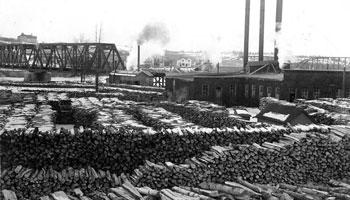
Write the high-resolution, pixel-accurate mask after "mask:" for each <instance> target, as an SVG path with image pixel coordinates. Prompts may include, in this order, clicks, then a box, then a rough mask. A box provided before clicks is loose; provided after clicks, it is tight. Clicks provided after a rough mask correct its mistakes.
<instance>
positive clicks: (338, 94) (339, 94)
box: [336, 89, 342, 98]
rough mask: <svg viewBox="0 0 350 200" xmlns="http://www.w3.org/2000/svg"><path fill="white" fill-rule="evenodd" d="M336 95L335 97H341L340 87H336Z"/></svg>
mask: <svg viewBox="0 0 350 200" xmlns="http://www.w3.org/2000/svg"><path fill="white" fill-rule="evenodd" d="M336 97H337V98H341V97H342V95H341V89H337V94H336Z"/></svg>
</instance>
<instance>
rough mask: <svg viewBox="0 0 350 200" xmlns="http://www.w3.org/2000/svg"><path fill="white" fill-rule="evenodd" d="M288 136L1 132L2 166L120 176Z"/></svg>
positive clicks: (274, 129) (280, 131)
mask: <svg viewBox="0 0 350 200" xmlns="http://www.w3.org/2000/svg"><path fill="white" fill-rule="evenodd" d="M310 130H314V128H312V129H310ZM290 132H291V129H288V128H285V127H281V126H271V127H260V128H258V127H255V128H251V127H250V128H248V127H247V128H246V129H243V128H240V129H238V128H237V127H234V128H225V129H219V128H215V129H211V128H198V129H191V128H185V129H178V128H176V129H164V130H162V131H157V132H152V133H150V132H145V131H141V130H132V131H130V130H128V129H119V130H115V129H113V130H112V129H101V130H89V129H85V130H84V131H82V132H78V131H76V132H74V131H73V134H72V132H71V131H62V132H60V133H42V132H40V131H39V132H35V131H34V132H26V131H25V130H23V131H5V132H3V133H2V134H0V151H1V153H2V159H1V166H3V167H6V168H8V167H13V166H17V165H23V166H25V167H30V168H34V169H41V168H48V167H53V168H54V169H56V170H62V169H64V168H66V167H69V166H71V167H74V168H80V167H83V166H92V167H94V168H98V169H101V170H111V171H113V173H116V174H120V173H122V172H125V173H127V172H131V171H132V170H133V169H135V168H137V167H138V166H139V165H142V164H144V160H146V159H147V160H150V161H152V162H165V161H170V162H174V163H183V162H184V161H185V160H186V159H187V158H190V157H193V156H198V155H200V153H201V152H203V151H207V150H209V149H210V147H211V146H214V145H229V144H253V143H257V144H262V143H264V142H275V141H278V140H280V139H281V137H282V136H283V135H284V134H288V133H290Z"/></svg>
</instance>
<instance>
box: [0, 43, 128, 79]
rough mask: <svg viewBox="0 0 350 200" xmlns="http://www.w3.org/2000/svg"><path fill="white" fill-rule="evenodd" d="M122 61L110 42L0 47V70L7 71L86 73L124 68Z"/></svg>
mask: <svg viewBox="0 0 350 200" xmlns="http://www.w3.org/2000/svg"><path fill="white" fill-rule="evenodd" d="M124 60H125V59H124ZM124 60H123V59H122V57H121V55H120V54H119V52H118V50H117V48H116V46H115V44H110V43H39V44H13V43H11V44H0V67H7V68H17V69H18V68H22V69H26V70H47V71H51V70H61V71H63V70H64V71H74V72H75V71H77V72H78V71H79V72H81V73H84V74H87V73H93V72H96V69H97V71H99V72H103V71H106V72H110V71H112V70H116V69H125V64H124Z"/></svg>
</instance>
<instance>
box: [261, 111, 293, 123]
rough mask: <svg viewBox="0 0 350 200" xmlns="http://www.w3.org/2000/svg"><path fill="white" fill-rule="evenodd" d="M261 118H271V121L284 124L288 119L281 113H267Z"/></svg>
mask: <svg viewBox="0 0 350 200" xmlns="http://www.w3.org/2000/svg"><path fill="white" fill-rule="evenodd" d="M263 116H265V117H268V118H272V119H277V120H279V121H282V122H284V121H286V120H287V118H288V117H289V114H287V115H284V114H281V113H274V112H268V113H264V114H263Z"/></svg>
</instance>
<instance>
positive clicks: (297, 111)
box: [256, 103, 313, 124]
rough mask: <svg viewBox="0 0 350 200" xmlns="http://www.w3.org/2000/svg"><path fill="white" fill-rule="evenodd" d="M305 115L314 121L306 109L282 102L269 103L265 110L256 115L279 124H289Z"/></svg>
mask: <svg viewBox="0 0 350 200" xmlns="http://www.w3.org/2000/svg"><path fill="white" fill-rule="evenodd" d="M301 114H303V115H305V116H306V117H307V118H309V120H310V121H313V120H312V119H311V118H310V116H309V115H308V114H307V113H306V111H305V110H303V109H301V108H298V107H295V106H291V105H281V104H274V103H272V104H269V105H268V106H266V108H265V109H264V110H262V111H261V112H260V113H259V114H257V115H256V118H258V119H263V120H267V121H271V122H275V123H279V124H287V123H290V122H292V121H293V120H294V119H295V118H297V117H298V116H299V115H301Z"/></svg>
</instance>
